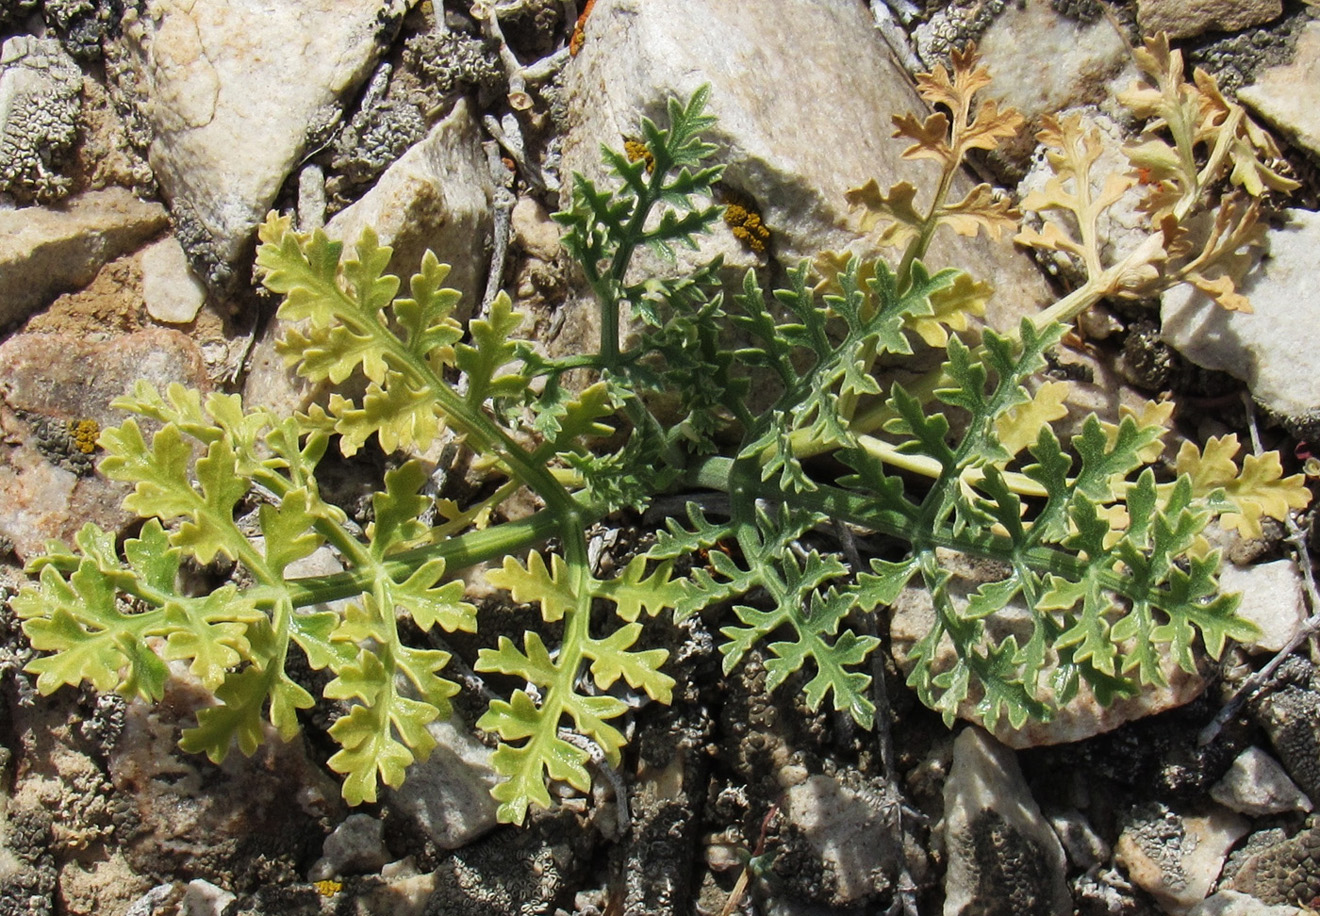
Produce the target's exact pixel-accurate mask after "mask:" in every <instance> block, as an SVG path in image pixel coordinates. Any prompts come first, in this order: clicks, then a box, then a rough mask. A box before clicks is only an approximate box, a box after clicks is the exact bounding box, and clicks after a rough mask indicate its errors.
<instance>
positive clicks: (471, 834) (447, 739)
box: [385, 720, 499, 849]
mask: <svg viewBox="0 0 1320 916" xmlns="http://www.w3.org/2000/svg"><path fill="white" fill-rule="evenodd" d="M427 730H428V731H429V732H430V733H431V737H433V738H434V739H435V740H436V747H435V750H433V751H431V756H430V757H428V758H427V759H426V760H425V761H422V762H420V763H414V764H413V765H412V766H411V767H409V768H408V776H407V778H406V779H405V780H404V781H403V785H401V786H399V788H397V789H389V790H388V791H387V792H386V793H385V805H386V807H387V809H388V810H389V811H391V812H393V814H394V815H395V816H399V817H401V818H403V819H404V820H406V821H407V822H409V823H411V824H412V826H413V828H414V829H416V830H417V831H418V832H420V833H421V834H422V835H423V836H425V837H427V838H428V839H429V840H431V842H433V843H435V845H436V846H438V847H440V848H441V849H458V848H460V847H463V846H466V845H467V844H468V843H470V842H472V841H473V840H475V839H476V838H477V837H479V836H481V835H482V834H484V833H486V832H487V831H489V830H491V829H492V828H493V827H494V826H495V824H496V819H495V811H496V808H497V805H496V804H495V800H494V799H493V798H491V795H490V790H491V789H492V788H493V787H494V786H495V784H496V783H497V782H499V776H498V774H497V773H496V772H495V769H494V767H493V766H492V765H491V762H490V757H491V750H490V748H488V747H486V746H485V745H484V744H482V743H481V742H480V741H478V740H477V739H476V738H475V737H473V736H472V734H471V733H470V732H469V731H468V730H467V729H466V728H463V727H460V726H459V725H458V724H457V723H456V721H455V720H448V721H436V722H432V723H431V724H430V725H428V726H427Z"/></svg>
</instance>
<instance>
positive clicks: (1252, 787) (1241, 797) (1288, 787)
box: [1210, 747, 1312, 817]
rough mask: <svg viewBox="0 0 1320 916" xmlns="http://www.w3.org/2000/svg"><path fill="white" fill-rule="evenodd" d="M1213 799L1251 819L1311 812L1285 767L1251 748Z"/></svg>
mask: <svg viewBox="0 0 1320 916" xmlns="http://www.w3.org/2000/svg"><path fill="white" fill-rule="evenodd" d="M1210 797H1211V798H1213V799H1214V800H1215V801H1217V802H1219V803H1220V804H1222V805H1224V806H1225V807H1227V808H1231V809H1233V810H1234V811H1237V812H1239V813H1241V814H1246V815H1248V816H1250V817H1263V816H1265V815H1269V814H1283V813H1286V812H1288V811H1310V810H1311V808H1312V804H1311V800H1310V799H1309V798H1307V797H1306V795H1304V794H1303V793H1302V790H1301V789H1299V788H1297V783H1295V782H1293V781H1292V780H1291V779H1289V778H1288V774H1287V772H1285V771H1284V769H1283V766H1282V765H1281V764H1280V763H1279V762H1278V761H1277V760H1275V759H1274V758H1273V757H1271V756H1270V755H1269V754H1267V753H1265V751H1263V750H1261V749H1260V748H1258V747H1249V748H1247V749H1246V750H1245V751H1243V752H1242V753H1241V754H1238V756H1237V759H1236V760H1234V761H1233V765H1232V766H1231V767H1229V769H1228V772H1227V773H1225V774H1224V778H1223V779H1221V780H1219V782H1217V783H1215V785H1214V786H1213V787H1212V788H1211V789H1210Z"/></svg>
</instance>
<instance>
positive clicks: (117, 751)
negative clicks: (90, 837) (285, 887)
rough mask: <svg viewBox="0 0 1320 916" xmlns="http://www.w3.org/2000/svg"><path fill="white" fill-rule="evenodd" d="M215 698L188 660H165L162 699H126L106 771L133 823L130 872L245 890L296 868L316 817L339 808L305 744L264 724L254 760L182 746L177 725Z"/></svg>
mask: <svg viewBox="0 0 1320 916" xmlns="http://www.w3.org/2000/svg"><path fill="white" fill-rule="evenodd" d="M214 702H215V699H214V697H213V696H212V694H211V692H210V691H208V690H206V689H205V688H204V687H203V686H202V685H201V684H200V682H198V681H197V679H196V678H195V677H194V676H193V675H192V674H191V673H190V672H189V671H188V669H187V666H186V664H185V663H183V662H172V663H170V677H169V678H168V680H167V681H166V683H165V697H164V699H163V700H162V701H161V702H159V703H154V704H148V703H145V702H143V701H141V700H137V699H135V700H133V701H131V702H130V703H129V704H128V709H127V713H126V716H125V724H124V731H123V735H122V736H121V737H120V739H119V741H118V743H117V744H116V745H115V748H114V750H113V751H112V752H111V754H110V756H109V775H110V779H111V780H112V781H113V784H114V787H115V791H116V793H117V794H118V796H119V797H120V798H122V799H124V800H125V802H126V806H127V809H128V810H127V811H126V815H127V816H129V817H132V818H133V819H134V821H135V823H136V824H137V826H138V830H137V832H136V833H134V834H133V836H132V838H131V839H130V840H128V841H127V842H126V843H125V845H124V850H125V854H126V855H127V856H128V859H129V861H130V863H132V865H133V866H134V868H135V870H137V871H139V872H140V873H148V874H169V873H175V874H189V875H196V876H198V877H202V878H205V879H207V880H209V881H214V882H216V883H219V884H223V885H224V886H225V887H228V888H233V889H234V890H239V891H244V890H251V889H253V888H254V887H255V886H256V884H257V883H259V882H260V881H261V880H262V878H263V875H266V874H270V873H272V872H277V870H280V869H285V870H288V871H291V872H294V873H296V872H297V871H298V870H299V869H300V867H301V865H302V862H303V856H304V855H305V846H306V839H307V836H308V835H309V834H311V833H313V832H314V831H317V830H318V827H317V825H318V823H319V822H320V821H321V819H322V818H332V819H339V818H342V816H343V815H342V808H343V806H342V803H341V801H340V797H339V787H338V786H337V785H335V783H334V782H333V781H332V780H331V779H330V778H329V777H328V776H327V775H326V774H325V772H324V771H323V770H322V769H321V768H320V767H319V766H318V765H317V764H316V763H315V762H313V761H312V760H311V758H310V757H309V756H308V754H307V750H306V747H305V746H304V744H303V742H302V740H301V739H295V740H293V741H287V742H286V741H283V740H281V738H280V737H279V734H278V733H277V732H276V731H275V729H274V728H273V727H272V726H271V725H270V724H269V723H264V724H263V726H262V735H261V739H260V740H261V744H260V745H259V746H258V748H257V750H256V752H255V753H254V754H253V755H252V756H251V757H248V756H245V755H244V754H242V753H239V752H238V750H237V749H236V748H231V749H230V753H229V754H228V756H226V757H225V759H224V761H223V762H222V763H220V764H213V763H211V762H210V761H209V760H207V758H206V757H205V756H204V755H200V754H188V753H185V752H184V751H182V750H180V749H179V747H178V741H179V735H180V732H181V731H182V729H184V728H187V727H192V726H193V725H195V723H196V713H197V710H198V709H199V708H201V707H203V706H207V705H210V704H212V703H214Z"/></svg>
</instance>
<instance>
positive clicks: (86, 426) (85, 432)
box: [69, 420, 101, 455]
mask: <svg viewBox="0 0 1320 916" xmlns="http://www.w3.org/2000/svg"><path fill="white" fill-rule="evenodd" d="M100 435H101V424H99V423H97V422H96V421H95V420H70V421H69V438H70V439H72V440H73V447H74V448H76V449H77V450H78V451H80V452H82V453H83V454H84V455H90V454H91V453H92V452H94V451H96V439H97V437H98V436H100Z"/></svg>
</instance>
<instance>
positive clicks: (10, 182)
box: [0, 35, 82, 204]
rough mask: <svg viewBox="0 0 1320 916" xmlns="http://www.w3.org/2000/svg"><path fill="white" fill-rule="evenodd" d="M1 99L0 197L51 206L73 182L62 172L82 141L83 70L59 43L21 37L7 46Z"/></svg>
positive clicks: (1, 69) (1, 70)
mask: <svg viewBox="0 0 1320 916" xmlns="http://www.w3.org/2000/svg"><path fill="white" fill-rule="evenodd" d="M3 58H4V60H5V63H4V64H3V66H2V67H0V95H7V96H8V97H9V98H8V110H7V111H6V112H5V113H4V117H3V121H0V194H7V195H9V196H10V197H12V198H13V199H14V200H15V201H17V202H18V203H19V204H29V203H33V202H35V203H43V204H44V203H52V202H54V201H57V200H60V199H61V198H63V197H65V196H66V195H67V194H68V193H69V191H70V190H72V188H73V181H72V179H70V178H69V177H68V176H65V175H62V174H60V168H61V165H62V163H63V160H64V159H65V157H66V156H67V154H68V153H69V151H70V150H72V149H73V145H74V141H75V140H77V137H78V115H79V112H80V111H81V108H82V102H81V94H82V71H80V70H79V69H78V65H77V64H76V63H75V62H74V61H73V59H72V58H71V57H69V55H68V54H67V53H65V51H64V50H63V48H61V47H60V43H59V42H58V41H56V40H54V39H50V38H32V37H30V36H27V35H19V36H15V37H14V38H11V39H9V40H8V41H6V42H5V43H4V50H3Z"/></svg>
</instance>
